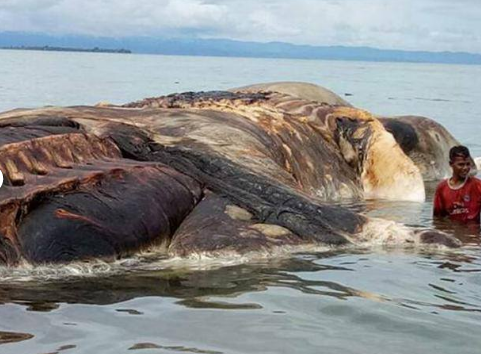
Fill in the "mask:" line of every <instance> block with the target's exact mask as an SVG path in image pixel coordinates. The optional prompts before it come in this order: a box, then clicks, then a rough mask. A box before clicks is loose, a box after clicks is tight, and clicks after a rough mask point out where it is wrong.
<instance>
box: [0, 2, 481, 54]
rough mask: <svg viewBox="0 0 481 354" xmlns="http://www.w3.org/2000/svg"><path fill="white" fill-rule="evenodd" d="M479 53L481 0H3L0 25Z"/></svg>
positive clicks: (56, 30) (55, 31)
mask: <svg viewBox="0 0 481 354" xmlns="http://www.w3.org/2000/svg"><path fill="white" fill-rule="evenodd" d="M2 31H27V32H42V33H50V34H87V35H95V36H107V37H123V36H137V35H146V36H163V37H197V38H229V39H236V40H249V41H256V42H268V41H282V42H289V43H295V44H312V45H348V46H371V47H378V48H389V49H407V50H431V51H444V50H449V51H467V52H475V53H481V0H222V1H221V0H0V32H2Z"/></svg>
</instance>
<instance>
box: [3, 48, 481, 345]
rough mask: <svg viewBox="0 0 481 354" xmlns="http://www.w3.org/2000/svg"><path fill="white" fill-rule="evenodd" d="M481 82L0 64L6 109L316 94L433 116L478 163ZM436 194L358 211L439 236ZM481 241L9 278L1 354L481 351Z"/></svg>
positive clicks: (23, 58) (331, 70)
mask: <svg viewBox="0 0 481 354" xmlns="http://www.w3.org/2000/svg"><path fill="white" fill-rule="evenodd" d="M480 78H481V66H462V65H440V64H412V63H368V62H347V61H345V62H343V61H317V60H286V59H245V58H211V57H176V56H158V55H155V56H154V55H121V54H101V53H67V52H35V51H8V50H2V51H0V111H6V110H10V109H15V108H20V107H22V108H26V107H40V106H45V105H82V104H95V103H97V102H100V101H104V102H105V101H107V102H111V103H114V104H120V103H126V102H130V101H134V100H138V99H141V98H145V97H153V96H159V95H165V94H168V93H173V92H182V91H201V90H221V89H227V88H232V87H238V86H243V85H248V84H253V83H259V82H272V81H306V82H311V83H315V84H319V85H322V86H324V87H326V88H328V89H331V90H332V91H334V92H336V93H337V94H339V95H340V96H342V97H343V98H344V99H346V100H348V101H349V102H351V103H352V104H353V105H355V106H356V107H360V108H364V109H367V110H369V111H371V112H373V113H376V114H381V115H388V116H391V115H424V116H427V117H430V118H433V119H435V120H436V121H438V122H440V123H442V124H443V125H444V126H445V127H446V128H447V129H448V130H449V131H450V132H451V133H452V134H453V135H454V136H455V137H456V138H457V139H458V140H459V141H460V142H462V143H463V144H465V145H467V146H468V147H469V148H470V149H471V151H472V152H473V155H474V156H481V142H480V139H479V137H478V135H479V133H480V129H479V123H478V121H479V119H480V117H481V103H480V102H481V100H480V98H481V97H480V95H481V79H480ZM434 186H435V185H434V184H428V185H427V195H428V198H427V201H426V202H425V203H407V202H380V201H377V202H366V203H359V204H356V205H352V206H351V207H352V208H354V209H356V210H359V211H361V212H364V213H366V214H367V215H370V216H374V217H381V218H384V219H387V220H394V221H397V222H400V223H403V224H407V225H412V226H424V227H431V212H432V209H431V202H432V193H433V188H434ZM478 237H479V235H478ZM476 238H477V237H476ZM476 238H475V239H474V242H472V243H470V244H469V245H467V246H465V247H463V248H462V249H459V250H445V249H437V248H405V247H390V248H386V247H380V246H372V247H369V246H365V247H352V248H348V249H322V248H318V249H311V250H305V251H304V252H303V253H300V254H296V255H292V256H288V255H285V254H279V255H276V256H275V257H271V258H258V259H250V260H248V259H220V260H188V261H186V260H178V259H177V260H176V259H174V260H170V259H163V258H162V257H161V256H159V255H158V254H156V253H155V252H153V253H149V254H141V255H138V256H136V257H133V258H131V259H126V260H121V261H118V262H116V263H105V262H100V261H99V262H93V263H76V264H71V265H67V266H59V267H38V268H32V267H29V266H23V267H21V268H19V269H6V268H0V353H2V354H3V353H39V354H40V353H132V352H139V353H142V354H143V353H179V352H180V353H369V354H374V353H387V352H390V353H409V354H412V353H423V354H428V353H469V354H472V353H478V352H479V350H480V349H479V348H480V347H481V256H480V254H479V253H480V251H481V249H480V247H479V244H477V243H476Z"/></svg>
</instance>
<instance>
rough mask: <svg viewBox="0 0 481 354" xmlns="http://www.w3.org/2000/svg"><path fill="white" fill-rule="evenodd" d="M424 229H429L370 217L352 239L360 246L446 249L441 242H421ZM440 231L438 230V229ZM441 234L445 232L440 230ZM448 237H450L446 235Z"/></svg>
mask: <svg viewBox="0 0 481 354" xmlns="http://www.w3.org/2000/svg"><path fill="white" fill-rule="evenodd" d="M422 231H428V229H420V228H413V227H409V226H406V225H404V224H401V223H398V222H395V221H391V220H385V219H379V218H369V221H368V222H367V223H366V224H365V225H364V228H363V230H362V232H361V233H360V234H359V235H356V237H355V238H350V240H351V241H352V242H353V243H354V244H356V245H358V246H364V247H366V246H368V247H376V246H401V247H405V246H422V247H435V248H440V249H444V248H446V246H444V245H441V244H426V243H422V242H421V234H422ZM437 232H438V231H437ZM439 233H440V234H443V233H441V232H439ZM446 237H449V236H448V235H446Z"/></svg>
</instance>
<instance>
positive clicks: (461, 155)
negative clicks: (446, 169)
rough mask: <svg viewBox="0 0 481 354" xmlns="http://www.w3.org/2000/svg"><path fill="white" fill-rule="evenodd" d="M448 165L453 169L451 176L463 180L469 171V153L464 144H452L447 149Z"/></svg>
mask: <svg viewBox="0 0 481 354" xmlns="http://www.w3.org/2000/svg"><path fill="white" fill-rule="evenodd" d="M449 165H450V166H451V168H452V169H453V177H454V178H456V179H459V180H464V179H466V177H467V176H468V175H469V172H470V171H471V155H470V153H469V150H468V148H467V147H466V146H462V145H459V146H454V147H452V148H451V150H449Z"/></svg>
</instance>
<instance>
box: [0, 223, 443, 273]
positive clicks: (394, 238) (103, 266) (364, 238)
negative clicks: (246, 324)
mask: <svg viewBox="0 0 481 354" xmlns="http://www.w3.org/2000/svg"><path fill="white" fill-rule="evenodd" d="M420 231H422V229H415V228H412V227H408V226H406V225H404V224H400V223H397V222H395V221H390V220H385V219H379V218H369V221H368V222H367V223H366V224H365V225H364V228H363V231H362V232H361V233H360V234H358V235H356V236H355V237H349V240H350V241H351V242H352V245H349V246H347V247H379V246H400V247H406V246H409V247H412V246H419V245H421V242H420ZM426 246H429V247H432V245H423V247H426ZM434 247H436V248H444V246H440V245H434ZM344 248H345V247H344ZM332 250H333V247H330V246H326V245H322V244H317V245H315V244H308V245H307V244H306V245H296V246H292V245H288V246H277V247H274V248H269V249H261V250H259V251H255V252H249V253H245V254H239V253H236V252H234V251H220V252H215V253H211V252H209V253H207V252H205V253H194V254H192V255H190V256H188V257H167V255H166V252H165V247H153V248H151V249H149V250H146V251H143V252H140V253H139V254H137V255H135V256H132V257H129V258H124V259H121V260H117V261H114V262H106V261H102V260H91V261H82V262H80V261H79V262H72V263H68V264H51V265H41V266H33V265H31V264H28V263H26V262H25V263H23V264H21V265H19V266H17V267H11V268H9V267H0V282H12V281H32V280H54V279H60V278H70V277H97V276H105V275H114V274H117V273H122V272H125V271H154V270H162V269H171V268H189V269H195V270H203V269H213V268H219V267H226V266H232V265H238V264H243V263H248V262H255V261H261V260H268V259H280V258H285V257H290V256H291V255H292V254H295V253H319V252H328V251H332Z"/></svg>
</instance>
